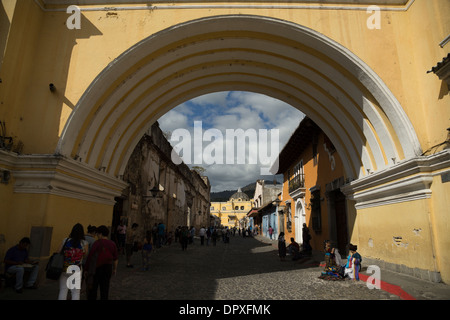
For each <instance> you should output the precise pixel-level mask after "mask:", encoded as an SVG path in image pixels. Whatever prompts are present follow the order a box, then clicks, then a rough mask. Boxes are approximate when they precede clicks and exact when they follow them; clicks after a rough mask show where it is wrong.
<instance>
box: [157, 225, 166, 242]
mask: <svg viewBox="0 0 450 320" xmlns="http://www.w3.org/2000/svg"><path fill="white" fill-rule="evenodd" d="M165 243H166V226H165V224H164V223H162V222H160V223H159V224H158V248H161V247H162V246H163V245H164V244H165Z"/></svg>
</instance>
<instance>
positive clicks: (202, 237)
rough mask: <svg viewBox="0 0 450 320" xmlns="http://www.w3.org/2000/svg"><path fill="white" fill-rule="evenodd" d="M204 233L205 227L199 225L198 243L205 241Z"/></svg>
mask: <svg viewBox="0 0 450 320" xmlns="http://www.w3.org/2000/svg"><path fill="white" fill-rule="evenodd" d="M205 234H206V229H205V227H201V228H200V230H199V231H198V235H199V236H200V244H201V245H203V244H204V243H205Z"/></svg>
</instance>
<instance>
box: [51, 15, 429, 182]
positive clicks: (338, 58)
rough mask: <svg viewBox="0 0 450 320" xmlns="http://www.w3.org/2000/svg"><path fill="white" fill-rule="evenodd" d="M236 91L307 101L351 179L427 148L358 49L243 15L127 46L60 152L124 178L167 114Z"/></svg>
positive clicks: (68, 129)
mask: <svg viewBox="0 0 450 320" xmlns="http://www.w3.org/2000/svg"><path fill="white" fill-rule="evenodd" d="M228 90H239V91H251V92H256V93H262V94H265V95H268V96H272V97H274V98H277V99H279V100H282V101H284V102H286V103H288V104H290V105H292V106H294V107H296V108H298V109H300V110H301V111H302V112H303V113H305V114H306V115H308V116H309V117H310V118H311V119H312V120H313V121H314V122H316V123H317V124H318V125H319V126H320V127H321V129H322V130H323V131H324V132H325V133H326V134H327V136H328V137H329V138H330V139H331V140H332V142H333V144H334V145H335V147H336V149H337V150H338V152H339V154H340V156H341V157H342V159H343V163H344V167H345V171H346V175H347V177H348V178H353V179H356V178H361V177H363V176H365V175H366V174H367V173H368V171H371V172H374V171H378V170H381V169H384V168H386V167H388V166H390V165H392V164H394V163H395V162H398V161H400V160H402V159H407V158H411V157H413V156H415V155H417V154H419V153H420V146H419V143H418V139H417V137H416V135H415V132H414V130H413V128H412V125H411V123H410V122H409V120H408V118H407V116H406V115H405V113H404V111H403V109H402V108H401V106H400V105H399V103H398V101H397V100H396V99H395V98H394V97H393V95H392V94H391V93H390V91H389V90H388V89H387V87H386V86H385V85H384V84H383V82H382V81H381V80H380V79H379V78H378V77H377V76H376V75H375V74H374V72H373V71H372V70H370V68H368V67H367V66H366V65H365V64H364V63H363V62H362V61H361V60H359V59H358V58H357V57H356V56H354V55H353V54H352V53H351V52H349V51H348V50H347V49H345V48H343V47H342V46H340V45H339V44H337V43H335V42H334V41H332V40H330V39H328V38H326V37H325V36H323V35H321V34H319V33H317V32H315V31H313V30H310V29H307V28H304V27H301V26H299V25H296V24H293V23H290V22H286V21H280V20H276V19H272V18H267V17H260V16H242V15H238V16H235V15H232V16H217V17H209V18H203V19H199V20H194V21H190V22H186V23H183V24H180V25H177V26H173V27H171V28H169V29H167V30H164V31H162V32H159V33H156V34H154V35H152V36H150V37H148V38H147V39H145V40H143V41H141V42H139V43H138V44H136V45H135V46H133V47H132V48H130V49H129V50H127V51H126V52H124V53H123V54H122V55H121V56H119V57H118V58H117V59H116V60H115V61H114V62H113V63H111V64H110V65H109V66H108V67H107V68H105V70H103V72H102V73H101V74H99V75H98V77H97V78H96V79H95V80H94V81H93V83H92V84H91V85H90V87H89V88H88V90H86V92H85V93H84V95H83V96H82V98H81V99H80V101H79V102H78V104H77V106H76V108H75V109H74V111H73V112H72V114H71V116H70V118H69V120H68V121H67V123H66V126H65V129H64V131H63V134H62V136H61V139H60V142H59V145H58V150H57V152H58V153H60V154H63V155H66V156H68V157H71V158H75V159H78V160H79V161H81V162H85V163H87V164H88V165H89V166H92V167H95V168H105V171H106V172H108V173H109V174H113V175H115V176H120V175H121V174H122V173H123V171H124V169H125V166H126V164H127V161H128V159H129V157H130V155H131V153H132V152H133V150H134V147H135V146H136V144H137V143H138V141H139V140H140V138H141V137H142V135H143V134H144V133H145V131H146V130H147V129H148V127H149V126H151V124H152V123H154V122H155V121H156V120H157V119H159V118H160V117H161V116H162V115H163V114H164V113H166V112H167V111H169V110H170V109H172V108H174V107H176V106H177V105H179V104H180V103H182V102H185V101H187V100H190V99H191V98H194V97H197V96H199V95H202V94H206V93H211V92H216V91H228ZM292 129H295V128H292Z"/></svg>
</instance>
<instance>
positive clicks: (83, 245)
mask: <svg viewBox="0 0 450 320" xmlns="http://www.w3.org/2000/svg"><path fill="white" fill-rule="evenodd" d="M61 250H63V251H64V269H63V272H62V273H61V276H60V277H59V295H58V300H67V294H68V292H69V289H70V293H71V299H72V300H80V291H81V275H82V270H81V269H82V262H83V258H84V257H85V256H86V255H87V254H88V251H89V243H88V242H87V241H86V240H85V239H84V228H83V226H82V225H81V224H79V223H77V224H76V225H74V226H73V228H72V231H71V232H70V235H69V237H68V238H65V239H64V240H63V243H62V245H61V248H60V249H59V251H61ZM72 276H73V277H72Z"/></svg>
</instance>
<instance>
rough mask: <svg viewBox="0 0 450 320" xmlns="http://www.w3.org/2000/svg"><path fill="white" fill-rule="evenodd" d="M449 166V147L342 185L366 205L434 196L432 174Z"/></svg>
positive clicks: (359, 205) (349, 196)
mask: <svg viewBox="0 0 450 320" xmlns="http://www.w3.org/2000/svg"><path fill="white" fill-rule="evenodd" d="M449 169H450V150H449V149H447V150H444V151H441V152H439V153H437V154H434V155H430V156H420V157H416V158H414V159H410V160H407V161H403V162H401V163H398V164H397V165H395V166H393V167H390V168H388V169H385V170H383V171H380V172H377V173H374V174H372V175H369V176H367V177H364V178H361V179H358V180H355V181H352V182H350V183H349V184H347V185H345V186H343V187H341V191H342V192H343V193H344V194H345V195H346V196H347V199H350V200H354V201H356V205H355V207H356V209H364V208H369V207H376V206H381V205H387V204H393V203H400V202H405V201H412V200H419V199H426V198H430V197H431V193H432V191H431V184H432V182H433V177H434V176H436V175H439V174H442V173H444V172H446V171H448V170H449Z"/></svg>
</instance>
